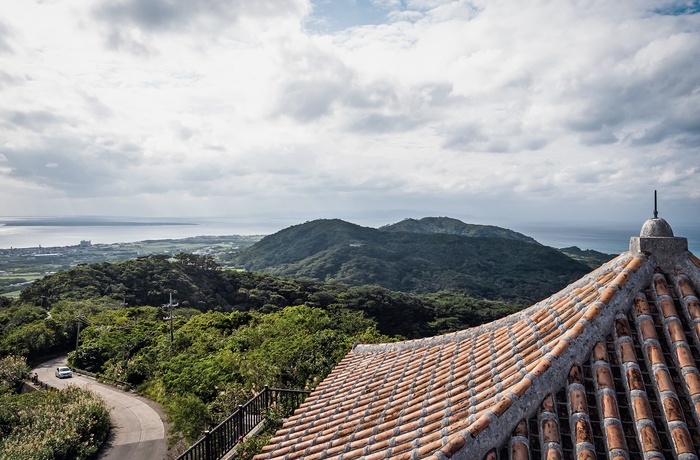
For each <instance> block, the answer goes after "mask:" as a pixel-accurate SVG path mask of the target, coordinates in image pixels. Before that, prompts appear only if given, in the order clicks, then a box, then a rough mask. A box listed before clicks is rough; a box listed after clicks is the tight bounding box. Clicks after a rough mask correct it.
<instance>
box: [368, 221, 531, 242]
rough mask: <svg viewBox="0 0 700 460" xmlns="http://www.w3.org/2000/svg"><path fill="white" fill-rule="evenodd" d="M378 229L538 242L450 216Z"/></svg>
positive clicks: (527, 237) (400, 223) (507, 230)
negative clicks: (467, 222)
mask: <svg viewBox="0 0 700 460" xmlns="http://www.w3.org/2000/svg"><path fill="white" fill-rule="evenodd" d="M379 230H383V231H385V232H408V233H444V234H447V235H463V236H472V237H492V238H506V239H509V240H517V241H524V242H526V243H533V244H540V243H538V242H537V241H536V240H535V239H534V238H532V237H529V236H527V235H523V234H522V233H518V232H515V231H513V230H510V229H507V228H502V227H496V226H494V225H477V224H466V223H464V222H462V221H461V220H459V219H453V218H451V217H423V218H422V219H419V220H416V219H410V218H409V219H404V220H402V221H401V222H397V223H395V224H390V225H385V226H383V227H380V228H379Z"/></svg>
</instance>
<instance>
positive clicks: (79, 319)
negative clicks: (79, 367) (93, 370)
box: [75, 315, 92, 362]
mask: <svg viewBox="0 0 700 460" xmlns="http://www.w3.org/2000/svg"><path fill="white" fill-rule="evenodd" d="M75 319H77V320H78V332H77V334H75V360H76V362H77V360H78V343H79V341H80V325H81V324H82V323H85V325H86V326H92V323H91V322H90V321H88V320H87V318H86V317H84V316H81V315H78V316H76V317H75Z"/></svg>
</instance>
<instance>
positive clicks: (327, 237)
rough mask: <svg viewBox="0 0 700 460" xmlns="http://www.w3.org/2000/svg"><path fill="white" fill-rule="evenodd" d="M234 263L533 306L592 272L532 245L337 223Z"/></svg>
mask: <svg viewBox="0 0 700 460" xmlns="http://www.w3.org/2000/svg"><path fill="white" fill-rule="evenodd" d="M419 222H420V221H419ZM446 222H447V221H444V220H443V221H442V224H445V223H446ZM433 223H435V221H433ZM397 225H399V226H401V225H400V224H397ZM411 227H413V228H416V227H415V226H413V225H412V224H411ZM435 227H436V228H437V227H442V228H444V227H445V225H440V226H435ZM455 227H457V226H455ZM397 228H398V227H397ZM425 228H426V226H425V225H423V229H425ZM504 230H505V229H504ZM513 233H515V232H513ZM533 241H534V240H533ZM233 262H234V263H236V264H238V266H240V267H242V268H245V269H247V270H253V271H260V272H264V273H270V274H274V275H279V276H286V277H291V278H302V279H303V278H306V279H314V280H321V281H337V282H342V283H346V284H350V285H355V286H357V285H366V284H375V285H379V286H383V287H385V288H387V289H391V290H394V291H402V292H411V293H427V292H437V291H443V290H448V291H453V292H459V293H462V294H466V295H469V296H472V297H477V298H487V299H499V300H510V301H517V302H522V303H534V302H537V301H539V300H541V299H543V298H545V297H547V296H549V295H551V294H552V293H554V292H556V291H558V290H559V289H561V288H563V287H565V286H566V285H567V284H569V283H570V282H572V281H574V280H576V279H578V278H580V277H581V276H582V275H584V274H586V273H588V272H589V271H590V267H588V266H586V265H585V264H584V263H582V262H579V261H576V260H574V259H572V258H571V257H569V256H567V255H565V254H562V253H561V252H559V251H557V250H556V249H554V248H550V247H547V246H543V245H540V244H539V243H537V242H534V243H532V242H527V241H519V240H516V239H512V238H511V239H508V238H496V237H472V236H465V235H458V234H449V233H445V232H438V233H423V232H420V233H413V232H407V231H387V229H386V228H385V229H373V228H368V227H361V226H359V225H355V224H352V223H349V222H345V221H342V220H337V219H334V220H316V221H312V222H307V223H304V224H301V225H295V226H292V227H289V228H286V229H284V230H281V231H279V232H277V233H275V234H273V235H269V236H267V237H265V238H263V239H262V240H260V241H259V242H258V243H256V244H255V245H253V246H251V247H250V248H248V249H246V250H244V251H242V252H241V253H240V254H239V255H238V256H236V258H235V259H234V261H233Z"/></svg>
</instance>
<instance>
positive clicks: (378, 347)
mask: <svg viewBox="0 0 700 460" xmlns="http://www.w3.org/2000/svg"><path fill="white" fill-rule="evenodd" d="M642 257H644V256H642ZM630 259H632V255H631V254H630V253H629V252H623V253H622V254H620V255H619V256H617V257H615V258H614V259H612V260H610V261H608V262H606V263H605V264H603V265H601V266H600V267H598V268H597V269H595V270H593V271H591V272H589V273H588V274H586V275H584V276H583V277H582V278H580V279H579V280H577V281H576V282H574V283H571V284H569V285H568V286H567V287H565V288H564V289H562V290H560V291H559V292H557V293H555V294H552V295H551V296H549V297H547V298H546V299H544V300H541V301H539V302H537V303H535V304H533V305H530V306H529V307H526V308H524V309H523V310H521V311H519V312H516V313H512V314H510V315H508V316H506V317H504V318H500V319H497V320H494V321H491V322H490V323H486V324H482V325H479V326H475V327H472V328H469V329H463V330H461V331H456V332H449V333H447V334H441V335H436V336H432V337H424V338H421V339H411V340H402V341H400V342H385V343H378V344H357V345H356V346H355V348H353V350H352V353H356V354H369V353H384V352H387V351H393V350H405V349H409V348H421V347H427V346H433V345H440V344H444V343H449V342H458V341H461V340H465V339H469V338H472V337H474V336H478V335H481V334H483V333H486V332H490V331H493V330H496V329H500V328H501V327H503V326H508V325H511V324H513V323H516V322H518V321H519V320H521V319H523V317H525V316H527V315H529V314H535V313H536V312H538V311H539V310H541V309H543V308H547V306H548V305H551V304H552V303H556V302H557V301H559V300H561V299H564V298H567V297H568V296H570V295H571V293H572V292H573V291H576V290H577V289H579V288H581V287H582V286H586V285H589V284H590V280H591V279H595V278H596V277H599V276H600V274H601V273H607V272H609V271H610V270H611V269H614V268H616V267H618V266H620V265H623V264H626V263H628V262H629V260H630ZM699 263H700V262H699Z"/></svg>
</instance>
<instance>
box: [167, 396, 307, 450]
mask: <svg viewBox="0 0 700 460" xmlns="http://www.w3.org/2000/svg"><path fill="white" fill-rule="evenodd" d="M309 393H310V391H304V390H287V389H283V388H269V387H267V386H265V388H264V389H263V390H262V391H261V392H260V393H258V394H257V395H255V396H254V397H253V398H252V399H251V400H250V401H248V402H247V403H245V404H243V405H242V406H238V409H237V410H236V411H235V412H234V413H233V414H231V415H229V416H228V418H226V420H224V421H223V422H221V423H219V425H217V426H216V428H214V429H212V430H211V431H205V432H204V437H203V438H201V439H200V440H199V441H197V442H196V443H194V444H193V445H192V446H191V447H190V448H189V449H187V450H186V451H185V452H184V453H183V454H182V455H180V456H179V457H177V460H219V459H221V458H223V456H224V455H226V454H227V453H228V452H229V451H230V450H231V449H233V448H234V447H236V444H238V443H239V442H240V441H241V440H242V439H243V437H244V436H246V435H247V434H248V433H250V432H251V431H253V429H255V427H257V426H258V425H259V424H261V423H262V422H263V421H264V420H265V415H266V413H267V412H268V411H269V410H274V411H276V413H277V414H279V415H281V416H282V417H288V416H290V415H291V414H292V412H294V410H295V409H296V408H297V407H299V406H300V405H301V403H302V402H304V399H306V397H307V396H308V395H309Z"/></svg>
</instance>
